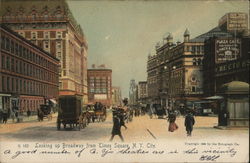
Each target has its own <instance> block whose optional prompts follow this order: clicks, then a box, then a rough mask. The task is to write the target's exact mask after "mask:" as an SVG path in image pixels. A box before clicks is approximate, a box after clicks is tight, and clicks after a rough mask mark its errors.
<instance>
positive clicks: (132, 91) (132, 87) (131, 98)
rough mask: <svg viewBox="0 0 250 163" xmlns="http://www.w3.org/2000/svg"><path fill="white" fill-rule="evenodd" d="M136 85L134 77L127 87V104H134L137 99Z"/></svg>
mask: <svg viewBox="0 0 250 163" xmlns="http://www.w3.org/2000/svg"><path fill="white" fill-rule="evenodd" d="M137 95H138V87H137V84H136V82H135V80H134V79H132V80H130V87H129V101H128V102H129V104H130V105H136V104H137V99H138V96H137Z"/></svg>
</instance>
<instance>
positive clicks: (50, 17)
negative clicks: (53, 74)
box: [0, 0, 88, 102]
mask: <svg viewBox="0 0 250 163" xmlns="http://www.w3.org/2000/svg"><path fill="white" fill-rule="evenodd" d="M0 16H1V17H0V20H1V23H4V24H5V25H7V26H8V27H9V28H11V29H12V30H14V31H16V32H17V33H18V34H20V35H21V36H23V37H24V38H26V39H27V40H30V41H31V42H32V43H34V44H36V45H37V46H39V47H41V48H42V49H44V50H45V51H47V52H48V53H50V55H51V56H53V57H56V58H58V59H59V60H60V69H59V76H60V78H59V95H80V96H82V97H83V99H84V102H87V49H88V45H87V42H86V39H85V36H84V34H83V31H82V29H81V26H80V25H78V24H77V22H76V20H75V19H74V17H73V15H72V13H71V11H70V9H69V7H68V4H67V3H66V1H65V0H53V1H42V0H25V1H18V0H3V1H2V3H1V10H0Z"/></svg>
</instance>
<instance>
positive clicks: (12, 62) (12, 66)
mask: <svg viewBox="0 0 250 163" xmlns="http://www.w3.org/2000/svg"><path fill="white" fill-rule="evenodd" d="M14 65H15V61H14V59H13V58H12V59H11V71H12V72H14V71H15V66H14Z"/></svg>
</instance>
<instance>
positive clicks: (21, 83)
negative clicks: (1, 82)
mask: <svg viewBox="0 0 250 163" xmlns="http://www.w3.org/2000/svg"><path fill="white" fill-rule="evenodd" d="M19 83H20V92H22V89H23V82H22V80H19Z"/></svg>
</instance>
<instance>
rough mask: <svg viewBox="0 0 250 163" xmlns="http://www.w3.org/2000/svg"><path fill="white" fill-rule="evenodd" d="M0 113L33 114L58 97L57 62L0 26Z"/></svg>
mask: <svg viewBox="0 0 250 163" xmlns="http://www.w3.org/2000/svg"><path fill="white" fill-rule="evenodd" d="M0 33H1V44H0V61H1V62H0V110H2V109H3V110H7V111H8V112H9V113H10V112H12V111H14V110H19V112H21V113H22V112H26V111H27V110H30V111H31V112H36V111H37V109H38V108H39V106H40V104H44V103H45V102H46V100H54V99H56V98H58V79H59V74H58V67H59V60H58V59H57V58H56V57H54V56H51V55H50V54H49V53H48V52H46V51H44V50H42V49H41V48H39V47H38V46H36V45H34V44H33V43H31V42H30V41H27V40H26V39H24V38H23V37H21V36H20V35H18V34H17V33H15V32H14V31H12V30H10V29H9V28H7V27H6V26H3V25H1V26H0Z"/></svg>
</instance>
